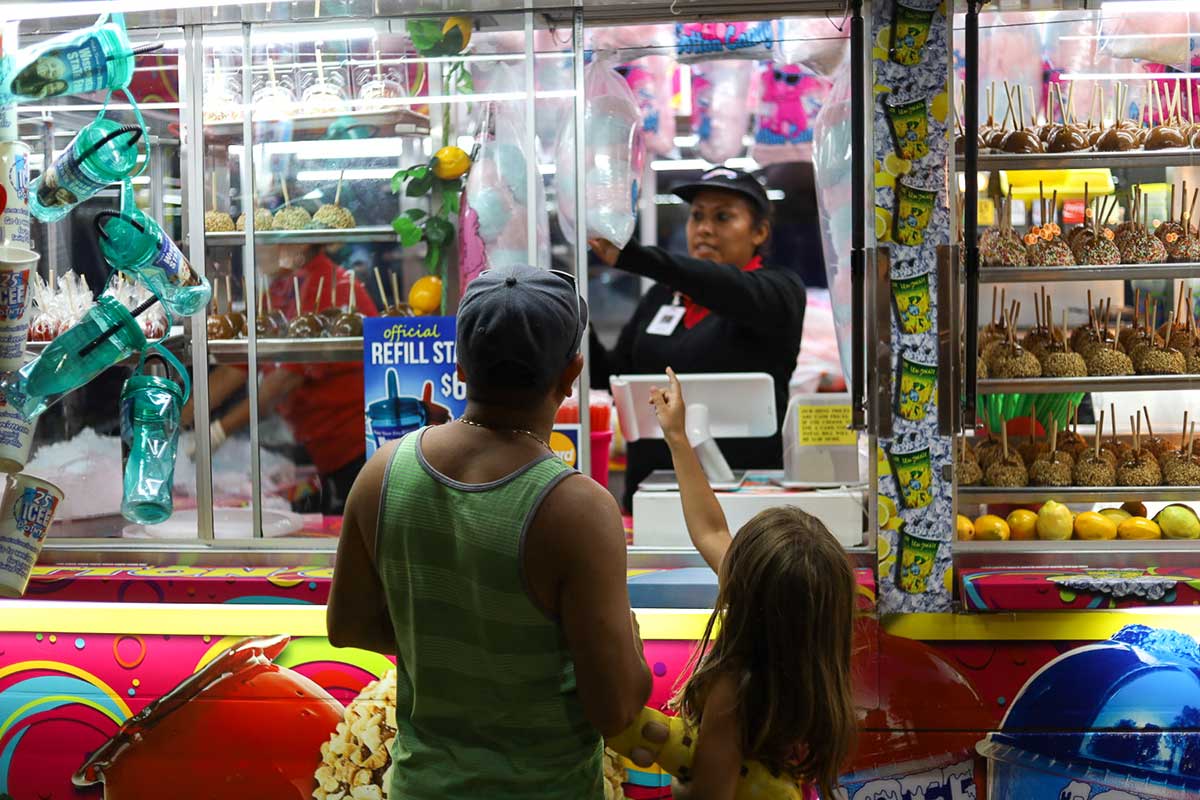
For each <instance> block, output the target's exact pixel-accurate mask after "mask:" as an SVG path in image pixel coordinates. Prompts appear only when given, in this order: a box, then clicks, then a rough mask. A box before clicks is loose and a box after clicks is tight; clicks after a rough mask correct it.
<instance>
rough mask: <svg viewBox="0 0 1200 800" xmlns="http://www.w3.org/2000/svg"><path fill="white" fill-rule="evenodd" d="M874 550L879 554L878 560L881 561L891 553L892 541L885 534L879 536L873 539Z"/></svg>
mask: <svg viewBox="0 0 1200 800" xmlns="http://www.w3.org/2000/svg"><path fill="white" fill-rule="evenodd" d="M875 551H876V553H877V554H878V555H879V561H880V562H881V563H882V562H883V561H885V560H887V558H888V557H889V556H890V555H891V554H892V543H891V541H889V540H888V537H886V536H879V537H876V539H875Z"/></svg>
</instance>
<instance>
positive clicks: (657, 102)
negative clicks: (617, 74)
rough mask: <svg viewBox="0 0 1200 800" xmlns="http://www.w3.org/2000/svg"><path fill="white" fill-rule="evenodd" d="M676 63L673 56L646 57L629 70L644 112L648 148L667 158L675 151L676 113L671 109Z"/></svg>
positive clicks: (630, 80) (629, 77) (628, 72)
mask: <svg viewBox="0 0 1200 800" xmlns="http://www.w3.org/2000/svg"><path fill="white" fill-rule="evenodd" d="M674 74H675V61H674V59H672V58H670V57H669V56H646V57H645V58H639V59H638V60H637V61H634V62H633V63H631V64H628V65H627V66H626V67H625V81H626V82H627V83H628V84H629V88H630V89H631V90H633V94H634V97H636V98H637V103H638V107H639V108H640V109H641V112H642V130H643V132H644V133H645V136H646V149H647V150H648V151H649V152H651V153H653V154H654V155H659V156H665V155H668V154H670V153H672V152H674V150H675V111H674V109H672V108H671V79H672V77H673V76H674Z"/></svg>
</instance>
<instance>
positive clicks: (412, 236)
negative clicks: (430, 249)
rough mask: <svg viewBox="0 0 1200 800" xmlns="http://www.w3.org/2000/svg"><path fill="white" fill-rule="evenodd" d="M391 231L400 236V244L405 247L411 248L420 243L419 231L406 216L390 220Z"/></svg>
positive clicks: (415, 224)
mask: <svg viewBox="0 0 1200 800" xmlns="http://www.w3.org/2000/svg"><path fill="white" fill-rule="evenodd" d="M392 230H394V231H395V232H396V233H397V234H398V235H399V236H400V244H402V245H403V246H405V247H413V246H414V245H416V244H417V242H419V241H421V229H420V228H418V227H417V223H415V222H413V221H412V219H411V218H409V217H407V216H403V215H401V216H399V217H396V218H395V219H394V220H392Z"/></svg>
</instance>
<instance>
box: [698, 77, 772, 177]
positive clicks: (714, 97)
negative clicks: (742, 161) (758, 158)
mask: <svg viewBox="0 0 1200 800" xmlns="http://www.w3.org/2000/svg"><path fill="white" fill-rule="evenodd" d="M755 67H756V65H755V64H754V62H752V61H746V60H742V59H737V60H727V61H710V62H707V63H704V64H695V65H693V66H692V68H691V73H692V130H693V131H694V132H695V133H696V136H697V137H698V138H699V140H700V142H699V144H698V145H697V149H698V151H699V153H700V157H701V158H703V159H705V160H706V161H708V162H710V163H713V164H721V163H724V162H725V161H728V160H729V159H731V158H737V157H738V156H740V155H742V154H743V153H744V152H745V150H746V144H745V139H746V135H747V134H748V133H749V132H750V119H751V117H752V116H753V111H754V109H755V107H756V106H757V105H758V98H759V95H760V88H761V87H760V85H759V84H758V83H757V82H756V81H755V80H754V71H755Z"/></svg>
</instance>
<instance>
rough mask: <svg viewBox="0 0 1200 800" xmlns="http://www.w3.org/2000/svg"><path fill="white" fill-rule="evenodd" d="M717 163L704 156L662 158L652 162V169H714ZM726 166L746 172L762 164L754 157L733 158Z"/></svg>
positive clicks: (674, 170)
mask: <svg viewBox="0 0 1200 800" xmlns="http://www.w3.org/2000/svg"><path fill="white" fill-rule="evenodd" d="M714 166H716V165H715V164H713V163H711V162H709V161H705V160H704V159H703V158H681V159H679V160H677V161H670V160H661V161H652V162H650V169H652V170H654V171H655V172H688V171H704V170H709V169H712V168H713V167H714ZM724 166H726V167H729V168H730V169H740V170H743V171H745V172H754V171H755V170H757V169H760V168H761V167H760V165H759V163H758V162H757V161H755V160H754V159H753V158H731V159H729V160H728V161H726V162H725V164H724Z"/></svg>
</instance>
